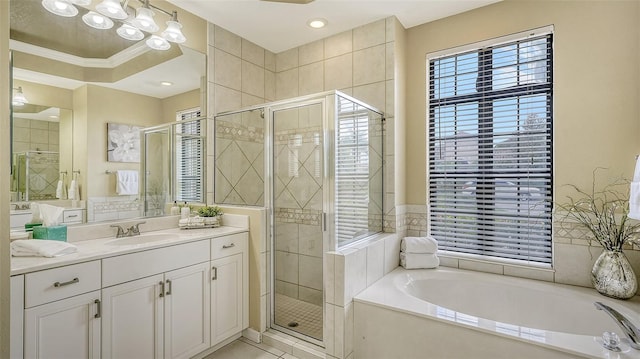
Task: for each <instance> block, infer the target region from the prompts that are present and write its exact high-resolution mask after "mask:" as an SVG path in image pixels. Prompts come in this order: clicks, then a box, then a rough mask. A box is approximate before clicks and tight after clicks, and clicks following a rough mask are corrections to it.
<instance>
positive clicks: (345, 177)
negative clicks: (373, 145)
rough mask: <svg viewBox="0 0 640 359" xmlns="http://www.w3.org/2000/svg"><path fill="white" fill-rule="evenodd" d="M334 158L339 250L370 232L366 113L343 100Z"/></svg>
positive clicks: (367, 119)
mask: <svg viewBox="0 0 640 359" xmlns="http://www.w3.org/2000/svg"><path fill="white" fill-rule="evenodd" d="M335 156H336V158H335V161H336V167H335V172H336V173H335V175H336V189H335V193H336V194H335V195H336V204H335V211H336V239H337V241H338V246H342V245H345V244H348V243H351V242H353V241H355V240H357V239H359V238H360V237H361V236H363V235H366V234H368V232H369V226H368V221H369V113H368V111H366V109H365V108H363V107H361V106H359V105H358V104H356V103H354V102H352V101H349V100H347V99H345V98H342V97H338V117H337V123H336V151H335Z"/></svg>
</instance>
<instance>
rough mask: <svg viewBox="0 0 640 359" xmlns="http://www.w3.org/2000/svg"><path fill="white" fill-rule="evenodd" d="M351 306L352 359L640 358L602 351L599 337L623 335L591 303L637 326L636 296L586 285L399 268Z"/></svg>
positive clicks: (632, 351) (628, 351) (632, 353)
mask: <svg viewBox="0 0 640 359" xmlns="http://www.w3.org/2000/svg"><path fill="white" fill-rule="evenodd" d="M354 301H355V303H354V306H355V309H354V312H355V314H354V322H355V331H356V332H357V333H358V335H357V337H356V338H355V356H356V357H358V358H371V359H376V358H391V357H397V358H421V357H424V356H425V354H426V353H428V354H429V355H430V356H433V357H434V358H440V357H452V358H467V357H474V358H578V357H587V358H612V357H616V358H619V359H625V358H629V359H630V358H637V357H638V355H640V351H638V350H635V349H631V348H629V346H628V345H626V346H625V344H623V345H622V346H621V349H622V352H620V353H615V352H610V351H607V350H606V349H604V348H603V347H602V346H601V344H600V343H599V342H598V339H599V338H601V336H602V333H603V332H605V331H612V332H617V333H619V334H621V335H622V333H621V332H620V328H619V327H618V325H617V323H615V322H614V320H613V319H612V318H610V317H609V316H608V315H607V314H606V313H603V312H602V311H599V310H597V309H596V308H595V307H594V305H593V303H594V302H596V301H600V302H603V303H604V304H606V305H608V306H610V307H612V308H615V309H616V310H618V311H619V312H621V313H622V314H623V315H625V316H626V317H627V318H629V320H631V321H632V323H634V325H636V326H640V322H638V320H639V318H638V316H637V313H638V311H639V310H640V298H638V297H636V298H634V299H632V300H630V301H621V300H615V299H610V298H606V297H603V296H601V295H599V294H598V293H597V292H596V291H595V290H592V289H587V288H579V287H575V286H567V285H558V284H552V283H545V282H541V281H534V280H528V279H521V278H506V277H504V276H497V275H493V274H488V273H479V272H471V271H462V270H458V269H450V268H439V269H435V270H405V269H403V268H398V269H396V270H395V271H393V272H392V273H390V274H388V275H386V276H385V277H384V278H383V279H382V280H380V281H378V282H377V283H375V284H374V285H373V286H371V287H369V288H367V290H365V291H363V292H362V293H360V294H359V295H358V296H356V298H355V299H354ZM461 338H464V339H463V340H460V339H461ZM621 338H622V336H621Z"/></svg>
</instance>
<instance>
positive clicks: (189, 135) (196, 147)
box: [175, 109, 206, 203]
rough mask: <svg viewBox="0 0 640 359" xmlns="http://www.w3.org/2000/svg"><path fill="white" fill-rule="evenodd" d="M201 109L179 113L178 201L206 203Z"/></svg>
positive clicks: (177, 126) (176, 197)
mask: <svg viewBox="0 0 640 359" xmlns="http://www.w3.org/2000/svg"><path fill="white" fill-rule="evenodd" d="M199 117H200V109H193V110H188V111H183V112H179V113H178V121H184V123H179V124H177V125H176V196H175V199H176V200H178V201H185V202H199V203H204V202H206V200H205V193H204V186H203V184H204V181H205V180H206V179H205V173H204V145H205V141H204V136H203V133H202V131H203V128H202V121H199V120H196V119H197V118H199Z"/></svg>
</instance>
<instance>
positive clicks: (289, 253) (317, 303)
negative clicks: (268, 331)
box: [271, 102, 324, 342]
mask: <svg viewBox="0 0 640 359" xmlns="http://www.w3.org/2000/svg"><path fill="white" fill-rule="evenodd" d="M272 120H273V137H272V138H273V162H272V164H273V189H272V191H273V193H272V195H273V232H272V233H273V240H274V246H273V249H274V255H273V261H274V263H273V269H274V274H275V276H274V278H273V284H274V295H273V315H272V319H271V320H272V326H275V327H276V328H278V329H280V330H283V331H285V332H288V333H290V334H293V335H297V336H300V335H301V336H303V337H305V339H307V340H309V339H310V341H314V340H315V341H317V342H322V323H323V318H322V316H323V312H322V303H323V293H322V255H323V252H324V251H323V231H322V215H323V138H322V125H323V105H322V103H321V102H316V103H312V104H307V105H304V106H297V107H292V108H284V109H275V110H274V111H273V112H272Z"/></svg>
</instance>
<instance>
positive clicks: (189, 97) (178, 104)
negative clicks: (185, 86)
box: [162, 89, 204, 123]
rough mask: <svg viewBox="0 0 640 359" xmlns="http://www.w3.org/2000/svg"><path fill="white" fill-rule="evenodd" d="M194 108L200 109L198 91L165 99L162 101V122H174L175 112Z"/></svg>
mask: <svg viewBox="0 0 640 359" xmlns="http://www.w3.org/2000/svg"><path fill="white" fill-rule="evenodd" d="M196 107H200V89H197V90H193V91H189V92H185V93H182V94H179V95H175V96H171V97H167V98H165V99H163V100H162V122H163V123H167V122H174V121H175V120H176V112H178V111H183V110H188V109H192V108H196ZM202 114H204V111H202Z"/></svg>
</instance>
